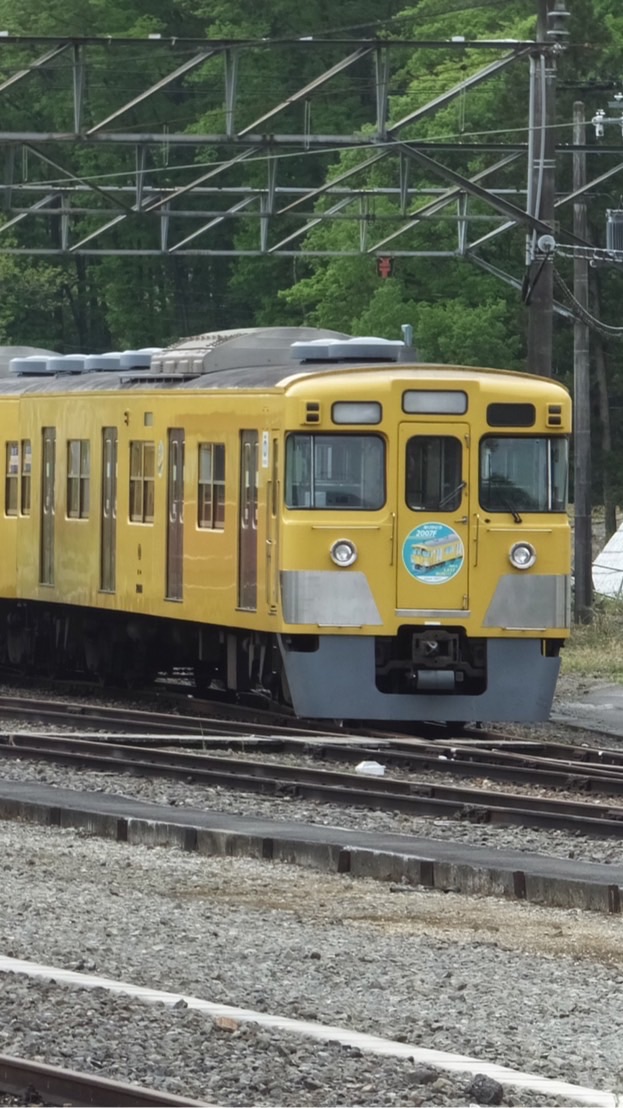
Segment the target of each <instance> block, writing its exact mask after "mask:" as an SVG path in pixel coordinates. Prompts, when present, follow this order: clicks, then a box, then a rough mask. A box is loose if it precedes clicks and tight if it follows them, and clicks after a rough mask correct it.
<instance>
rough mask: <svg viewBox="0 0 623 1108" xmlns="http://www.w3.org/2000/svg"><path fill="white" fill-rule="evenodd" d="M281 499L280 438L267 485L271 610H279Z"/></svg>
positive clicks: (275, 443)
mask: <svg viewBox="0 0 623 1108" xmlns="http://www.w3.org/2000/svg"><path fill="white" fill-rule="evenodd" d="M266 435H268V432H266ZM262 464H263V463H262ZM268 464H269V459H268V458H266V465H267V466H268ZM279 499H280V488H279V439H273V441H272V458H271V461H270V480H269V481H268V484H267V487H266V602H267V604H268V607H269V609H270V611H271V612H275V611H276V610H277V601H278V596H279Z"/></svg>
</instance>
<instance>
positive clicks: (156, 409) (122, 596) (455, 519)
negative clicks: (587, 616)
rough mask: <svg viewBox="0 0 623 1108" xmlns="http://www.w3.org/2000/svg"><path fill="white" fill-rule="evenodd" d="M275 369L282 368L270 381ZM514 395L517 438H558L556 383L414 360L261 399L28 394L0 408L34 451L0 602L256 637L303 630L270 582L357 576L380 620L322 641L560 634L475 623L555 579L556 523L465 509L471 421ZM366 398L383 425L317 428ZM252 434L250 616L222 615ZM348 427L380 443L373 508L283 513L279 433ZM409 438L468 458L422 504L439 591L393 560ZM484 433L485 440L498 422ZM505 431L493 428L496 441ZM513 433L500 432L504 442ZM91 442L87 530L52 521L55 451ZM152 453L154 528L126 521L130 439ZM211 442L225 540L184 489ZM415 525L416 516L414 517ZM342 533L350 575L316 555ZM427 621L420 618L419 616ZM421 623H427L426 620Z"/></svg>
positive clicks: (473, 471) (83, 522)
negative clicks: (111, 520) (418, 401)
mask: <svg viewBox="0 0 623 1108" xmlns="http://www.w3.org/2000/svg"><path fill="white" fill-rule="evenodd" d="M285 378H287V373H286V372H284V379H285ZM427 387H428V388H431V389H436V390H441V391H443V390H445V389H448V390H457V389H460V390H463V392H465V394H466V395H467V400H468V404H467V411H466V413H465V414H464V415H462V416H459V417H457V419H456V420H454V419H453V418H452V417H450V416H448V415H447V414H446V415H440V416H437V415H426V416H423V415H418V416H415V415H407V414H406V413H405V412H404V411H403V408H402V397H403V393H404V391H405V389H415V388H418V389H419V388H427ZM501 399H502V400H503V401H504V402H508V403H522V402H526V400H529V401H530V403H532V404H534V406H535V410H536V422H535V424H534V425H533V426H531V427H530V428H529V429H526V434H530V435H539V434H542V435H545V434H547V435H552V434H560V435H568V434H569V433H570V430H571V405H570V400H569V396H568V393H567V392H566V390H565V389H564V388H563V387H561V386H560V385H558V384H557V383H556V382H554V381H548V380H543V379H540V378H536V377H531V376H529V375H526V374H520V373H506V372H502V371H494V370H478V369H470V368H458V367H455V368H448V367H443V366H427V365H415V366H404V365H388V366H380V367H379V366H374V367H372V366H368V367H367V366H359V367H357V366H353V367H339V368H333V369H326V370H325V369H324V368H323V369H320V370H319V371H318V372H313V373H308V374H307V375H306V376H297V375H296V372H294V373H293V375H292V376H291V377H290V378H289V379H285V380H284V382H283V383H282V384H280V385H277V386H275V387H272V388H261V389H249V390H243V389H218V390H217V389H214V390H210V389H203V390H202V389H193V388H192V387H186V388H185V389H183V390H175V389H170V390H168V389H164V388H159V389H151V388H149V386H148V385H145V386H144V387H140V388H138V387H134V388H133V389H131V390H127V391H122V390H119V391H106V390H101V391H89V390H88V389H85V390H84V391H71V392H67V393H64V392H63V389H62V383H61V382H59V384H58V391H48V392H44V391H42V392H41V394H37V392H36V390H35V389H29V390H26V391H24V393H23V394H22V395H20V396H19V397H17V396H16V397H13V396H11V397H10V398H9V397H5V403H4V404H3V406H2V407H1V408H0V421H1V422H0V436H1V438H2V439H3V440H4V441H5V442H6V441H9V440H12V439H19V440H24V439H30V440H31V442H32V456H33V481H32V502H31V510H30V514H29V515H28V516H17V517H9V516H7V515H4V517H3V519H2V531H3V535H2V559H1V563H0V592H1V595H2V596H3V597H7V598H10V597H14V596H17V597H20V598H24V599H31V600H41V601H46V602H48V603H49V602H51V603H62V604H67V605H78V606H89V607H92V608H101V609H108V610H117V611H124V612H136V613H140V614H144V615H151V616H160V617H164V618H173V619H176V620H188V621H191V622H194V623H203V624H211V625H213V626H224V627H231V628H249V629H252V630H257V631H269V632H283V633H288V634H294V633H296V632H303V633H308V632H310V630H314V631H318V627H315V628H311V627H310V625H309V623H303V622H301V623H298V624H297V623H290V622H286V621H285V620H284V618H283V613H282V606H281V574H282V573H283V572H284V571H287V572H290V571H301V572H304V571H309V572H327V573H328V572H331V573H336V572H337V573H341V574H343V575H344V579H346V577H347V576H348V575H349V574H353V573H357V574H363V575H364V576H365V578H366V580H367V583H368V587H369V589H370V591H371V594H372V597H373V600H374V603H375V605H376V609H377V610H378V613H379V616H380V624H379V623H378V622H377V623H374V624H363V625H361V626H356V627H353V626H352V625H349V626H343V627H341V626H339V625H335V626H332V627H331V634H333V635H340V634H348V635H353V634H363V635H370V634H373V635H378V634H383V635H394V634H395V633H396V632H397V630H398V628H399V627H401V626H403V625H404V624H405V623H407V624H409V623H414V624H422V622H424V623H426V622H427V621H431V622H435V623H436V624H439V625H440V626H444V625H449V626H453V627H457V626H459V627H464V628H466V630H467V632H468V634H470V635H480V636H483V637H502V638H503V637H505V636H507V637H508V636H512V637H517V635H518V634H519V635H521V634H524V633H525V634H526V635H528V634H529V635H531V636H532V637H534V636H535V634H537V633H538V634H540V636H541V637H542V638H548V637H551V638H558V639H560V638H562V637H564V636H565V635H566V634H567V633H568V628H567V627H565V626H564V625H563V624H562V623H561V625H560V626H556V627H551V626H550V627H545V628H544V629H543V630H542V631H538V632H537V631H535V629H534V628H533V629H531V630H526V631H525V632H524V631H522V629H521V628H519V629H517V628H509V627H504V626H500V625H495V626H485V621H486V613H487V611H488V609H489V606H490V604H491V602H492V599H493V596H494V593H495V590H496V587H497V584H498V581H499V579H500V577H501V576H503V575H515V576H518V575H523V576H530V575H561V576H562V575H566V574H568V573H569V571H570V541H569V524H568V519H567V516H566V513H565V512H564V511H563V510H561V511H559V512H549V513H547V514H543V513H539V512H529V511H522V513H521V523H517V522H515V521H514V520H513V518H512V515H510V514H506V513H499V512H496V513H495V514H493V513H490V512H487V511H485V510H484V509H483V508H482V507H481V506H480V504H479V502H478V444H479V440H480V438H481V436H482V435H484V434H486V433H491V428H490V427H488V426H487V422H486V410H487V405H488V404H490V403H492V402H499V401H500V400H501ZM357 400H359V401H370V400H374V401H378V402H379V403H380V404H381V405H382V420H381V422H380V423H379V424H378V425H375V426H373V427H356V426H348V427H344V426H340V427H336V426H335V424H334V423H333V422H332V418H331V412H332V404H333V403H334V402H335V401H357ZM310 403H312V404H314V405H318V413H319V414H318V418H317V420H316V421H314V422H313V423H310V422H309V421H308V419H307V411H308V409H307V405H308V404H310ZM552 404H555V405H559V406H560V412H561V419H560V422H559V423H558V424H557V425H556V426H555V427H552V426H551V425H550V424H549V423H548V405H552ZM44 427H53V428H55V430H56V443H57V452H56V471H55V515H54V523H53V527H54V583H53V584H46V585H44V584H41V583H40V543H41V513H42V501H41V496H42V490H41V481H40V479H39V478H40V476H41V471H42V453H41V443H42V430H43V428H44ZM105 427H115V428H116V429H117V434H118V468H117V509H116V588H115V590H114V592H104V591H102V590H101V589H100V556H101V551H100V530H101V495H102V493H101V472H102V433H103V428H105ZM170 428H182V429H183V431H184V437H185V451H184V458H185V460H184V479H183V480H184V521H183V589H182V597H181V599H176V600H170V599H167V598H166V573H167V567H166V551H167V520H168V499H167V498H168V484H167V466H168V457H167V453H168V445H167V444H168V431H169V429H170ZM244 429H248V430H253V431H256V432H257V433H258V436H259V450H258V471H257V484H258V513H257V533H256V542H257V608H256V610H255V611H249V610H241V609H240V607H239V604H238V558H239V529H238V510H239V508H238V505H239V490H240V480H241V474H240V433H241V430H244ZM322 431H324V432H327V431H330V432H336V431H339V432H346V433H348V432H358V433H362V432H363V433H367V434H369V433H373V434H376V435H379V436H381V437H382V438H383V439H384V441H385V443H386V474H385V482H386V500H385V503H384V504H383V506H382V507H381V508H379V509H378V510H376V511H362V510H357V511H352V510H351V511H349V510H347V509H344V510H334V509H332V510H329V509H327V510H323V509H315V510H314V511H308V510H301V509H297V510H293V509H287V508H286V507H284V496H283V489H284V470H283V466H284V457H285V439H286V437H287V435H288V433H292V432H299V433H301V432H309V433H310V434H313V433H315V432H322ZM418 431H420V432H422V433H423V434H426V433H428V434H443V433H445V434H452V435H454V436H458V437H459V438H460V439H461V441H462V442H463V444H464V446H465V449H466V452H467V458H468V459H469V460H468V466H467V470H466V471H464V477H465V488H464V489H463V490H462V493H461V498H460V504H459V507H458V508H456V509H453V510H452V511H437V512H435V513H434V522H435V523H437V524H442V525H447V527H448V528H449V529H450V530H452V531H453V532H455V533H456V534H457V535H459V536H460V539H461V542H462V545H463V550H464V557H463V561H462V565H461V568H460V571H459V572H457V573H456V574H455V575H454V576H453V577H452V578H451V580H448V581H447V582H442V583H440V584H435V585H431V584H429V583H427V582H426V581H423V580H421V579H418V578H416V577H414V576H413V574H412V573H410V572H409V571H408V569H407V566H406V563H405V556H404V550H405V543H406V540H407V539H408V536H409V533H410V532H412V530H413V528H414V513H413V512H412V511H411V510H409V509H408V508H407V506H406V504H405V497H404V488H405V465H406V463H405V443H406V442H407V440H408V438H409V437H410V436H412V435H414V434H416V433H417V432H418ZM496 431H497V429H496ZM502 433H504V429H503V428H502V429H500V434H502ZM520 433H522V431H521V429H520V430H518V429H516V428H513V434H520ZM72 439H81V440H84V439H87V440H89V441H90V444H91V445H90V450H91V460H90V511H89V518H88V519H74V518H72V519H70V518H68V517H67V480H66V477H67V460H66V450H67V442H68V441H69V440H72ZM137 440H143V441H153V442H154V444H155V459H156V461H155V494H154V520H153V523H138V522H132V521H131V520H130V512H129V485H130V471H129V465H130V461H129V459H130V443H131V442H135V441H137ZM202 442H218V443H224V444H225V453H226V504H225V526H224V529H223V530H207V529H202V528H200V527H199V526H198V521H197V487H198V457H199V444H200V443H202ZM420 516H421V513H420ZM519 538H521V539H526V540H528V541H529V542H530V543H532V544H533V545H534V546H535V547H536V549H537V551H538V556H537V562H536V564H535V566H534V567H533V568H531V569H528V570H525V571H519V570H516V569H514V568H513V567H512V566H511V565H510V563H509V549H510V546H511V544H512V542H513V541H516V540H517V539H519ZM337 539H349V540H351V541H352V542H353V543H355V545H356V547H357V551H358V558H357V561H356V564H355V565H354V566H352V567H347V568H343V569H337V570H336V567H335V565H334V564H333V562H332V561H331V557H330V547H331V545H332V543H333V542H334V541H335V540H337ZM427 613H428V614H427ZM431 613H433V614H431Z"/></svg>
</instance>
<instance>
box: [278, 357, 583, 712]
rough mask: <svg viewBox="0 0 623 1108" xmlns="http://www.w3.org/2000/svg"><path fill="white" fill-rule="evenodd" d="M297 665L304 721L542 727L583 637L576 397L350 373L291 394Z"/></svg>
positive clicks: (286, 563) (426, 372)
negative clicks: (572, 481) (575, 637)
mask: <svg viewBox="0 0 623 1108" xmlns="http://www.w3.org/2000/svg"><path fill="white" fill-rule="evenodd" d="M285 411H286V428H287V430H286V442H285V463H284V465H285V472H284V481H283V488H284V509H283V519H282V523H281V536H280V542H279V545H280V567H281V573H280V585H281V603H282V619H283V623H282V633H281V635H280V637H279V639H280V648H281V654H282V658H283V664H284V668H285V672H286V677H287V683H288V686H289V690H290V693H291V696H292V701H293V704H294V706H295V708H296V710H297V712H298V713H299V714H301V715H305V716H311V717H314V716H315V717H323V718H326V717H331V718H346V719H379V720H392V719H395V720H414V721H417V720H439V721H445V722H451V721H494V720H498V721H511V720H516V721H530V720H532V721H533V720H542V719H546V718H547V717H548V715H549V712H550V709H551V704H552V699H553V695H554V690H555V685H556V679H557V676H558V671H559V666H560V659H559V651H560V648H561V646H562V644H563V642H564V640H565V639H566V637H567V636H568V633H569V583H570V576H569V574H570V532H569V521H568V516H567V484H568V437H569V434H570V430H571V403H570V398H569V394H568V393H567V391H566V390H565V389H564V388H563V387H562V386H560V385H558V384H556V383H555V382H552V381H549V380H543V379H540V378H537V377H532V376H530V375H527V374H518V373H505V372H500V371H494V370H476V369H469V368H460V367H457V368H448V367H442V366H422V365H418V366H413V367H408V366H388V367H386V368H374V369H372V368H368V369H365V368H363V369H351V370H343V371H340V370H336V371H334V372H333V373H325V374H318V375H317V376H316V375H314V376H309V377H307V378H305V379H303V380H299V381H297V382H294V383H293V384H291V385H290V386H289V388H288V391H287V395H286V406H285Z"/></svg>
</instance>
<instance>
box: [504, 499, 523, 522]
mask: <svg viewBox="0 0 623 1108" xmlns="http://www.w3.org/2000/svg"><path fill="white" fill-rule="evenodd" d="M500 504H502V505H503V506H504V507H505V508H507V509H508V511H509V512H510V514H511V515H512V517H513V522H514V523H523V519H522V518H521V516H520V515H519V512H518V511H517V509H516V508H514V507H513V505H512V503H511V501H510V500H509V499H508V498H507V497H506V496H503V497H500Z"/></svg>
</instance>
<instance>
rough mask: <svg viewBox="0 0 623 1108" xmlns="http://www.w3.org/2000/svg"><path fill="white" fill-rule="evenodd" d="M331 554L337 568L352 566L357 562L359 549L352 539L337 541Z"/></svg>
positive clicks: (332, 547)
mask: <svg viewBox="0 0 623 1108" xmlns="http://www.w3.org/2000/svg"><path fill="white" fill-rule="evenodd" d="M330 553H331V558H332V560H333V561H334V562H335V564H336V566H352V564H353V562H356V561H357V547H356V546H355V544H354V542H351V541H350V539H336V540H335V542H334V543H333V544H332V546H331V551H330Z"/></svg>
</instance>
